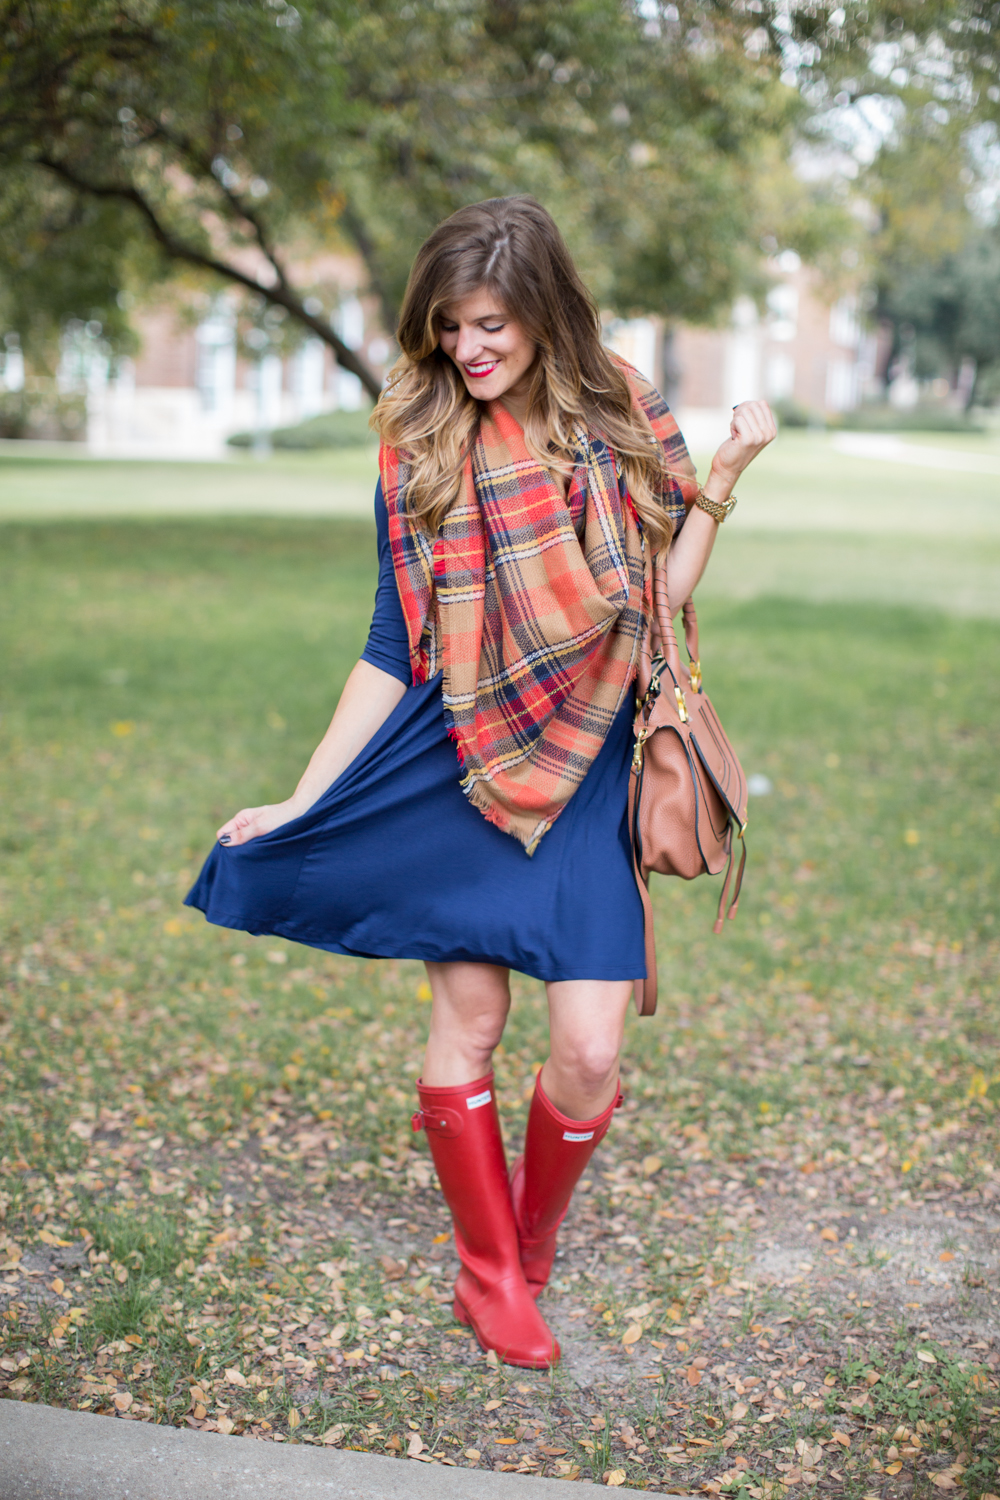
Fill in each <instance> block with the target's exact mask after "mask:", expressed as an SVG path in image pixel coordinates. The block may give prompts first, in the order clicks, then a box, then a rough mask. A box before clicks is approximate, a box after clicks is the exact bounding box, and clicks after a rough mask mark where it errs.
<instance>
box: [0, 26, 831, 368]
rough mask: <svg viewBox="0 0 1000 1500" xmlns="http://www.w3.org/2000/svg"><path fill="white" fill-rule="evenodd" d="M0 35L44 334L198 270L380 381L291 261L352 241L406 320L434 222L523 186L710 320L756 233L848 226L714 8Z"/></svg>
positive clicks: (15, 259)
mask: <svg viewBox="0 0 1000 1500" xmlns="http://www.w3.org/2000/svg"><path fill="white" fill-rule="evenodd" d="M0 27H2V29H3V34H4V37H5V50H4V53H3V56H2V57H0V100H2V101H3V102H2V103H0V166H2V168H3V173H4V175H3V187H2V189H0V283H2V284H3V287H4V296H5V297H6V299H7V306H6V309H5V310H4V317H5V319H6V321H7V322H8V324H10V325H12V326H16V327H18V328H20V329H22V330H23V334H24V337H25V339H26V340H28V339H29V338H33V339H35V340H36V341H38V340H40V339H41V337H42V335H43V334H44V333H45V332H46V331H49V332H51V330H52V329H53V328H55V327H57V326H58V325H59V324H60V323H61V322H63V321H65V319H66V318H67V317H69V316H73V317H77V318H81V319H83V320H90V321H97V322H100V323H101V325H102V328H103V329H104V332H105V335H106V337H107V340H108V343H109V346H110V347H112V348H121V347H124V346H125V344H126V342H127V337H128V335H127V329H126V323H125V318H124V313H123V304H124V303H127V300H128V298H127V295H126V296H125V297H123V296H122V293H123V292H124V293H126V294H127V293H128V292H130V291H135V290H141V289H142V288H143V287H146V286H149V285H150V284H151V283H153V282H156V281H157V280H158V279H161V278H162V277H163V276H165V275H166V274H167V273H168V271H169V270H170V268H171V267H176V266H178V265H180V266H187V267H190V268H194V269H195V270H197V271H199V272H200V273H203V274H208V275H209V276H214V277H215V278H224V279H225V280H228V281H229V282H230V283H231V284H235V285H237V286H239V287H241V288H242V290H243V292H244V293H245V294H247V295H248V297H249V298H250V299H251V303H250V304H249V305H248V308H247V311H248V313H249V314H250V315H251V316H252V317H257V316H258V315H259V312H260V309H261V308H262V307H264V306H265V305H269V306H271V307H276V308H281V309H283V310H284V311H285V313H287V314H288V316H289V317H290V318H292V319H293V320H294V321H295V322H296V324H297V325H298V326H299V328H301V329H308V330H310V331H311V332H313V333H314V334H318V335H319V336H320V337H322V338H324V339H325V340H326V341H327V342H328V343H330V344H331V345H332V346H333V347H334V349H335V351H336V353H337V357H338V359H339V360H340V362H341V363H342V364H343V365H344V366H345V368H347V369H352V370H355V371H356V373H358V374H359V375H361V377H362V379H363V380H364V381H365V382H366V384H367V385H368V388H369V390H370V391H371V392H372V393H373V394H376V393H377V384H376V383H375V382H373V380H372V377H371V376H370V374H369V373H368V371H367V369H366V367H365V366H364V364H363V362H362V361H361V360H360V359H359V358H358V356H357V355H356V354H354V353H353V352H352V351H350V350H348V349H345V348H344V346H343V345H342V344H341V343H340V341H339V340H338V339H337V338H336V336H335V335H334V334H333V333H332V332H331V328H330V324H329V317H328V314H329V313H330V311H331V309H333V308H334V307H335V306H336V302H337V300H338V296H339V288H338V287H337V286H336V284H335V283H334V281H333V280H332V279H330V278H329V277H327V279H326V280H324V279H323V277H322V276H319V279H318V280H317V282H316V283H315V284H306V279H305V277H304V278H303V279H302V281H301V283H297V282H296V281H295V279H294V278H293V276H292V274H291V272H290V270H289V265H290V260H291V257H292V256H293V255H294V256H295V257H296V259H297V261H298V263H299V264H306V261H307V257H308V256H309V255H310V254H311V253H312V252H313V251H314V250H318V249H327V248H342V247H343V246H344V245H349V246H351V247H353V248H355V249H356V250H357V251H359V252H360V254H361V256H362V257H363V259H364V262H365V265H366V269H367V272H368V276H369V280H370V285H371V287H372V289H373V290H374V291H375V293H376V294H377V295H378V296H379V298H380V299H381V304H382V309H383V315H384V319H385V323H386V326H387V327H390V328H391V327H392V326H393V324H394V320H395V310H396V308H397V306H398V303H399V299H400V297H401V295H402V290H403V287H404V284H405V280H406V276H407V273H408V269H409V265H410V262H411V260H412V256H413V253H414V251H415V249H416V248H417V246H418V245H419V243H420V242H421V240H422V239H423V238H424V236H425V235H426V234H427V233H428V231H429V230H430V229H431V228H432V227H433V225H434V224H435V223H437V222H438V221H439V220H440V219H441V218H442V217H444V216H445V215H446V214H448V213H449V212H451V211H452V210H454V209H455V208H457V207H458V206H460V205H461V204H463V203H467V202H470V201H473V200H476V199H480V198H484V197H489V196H495V195H498V194H506V193H512V192H524V191H527V192H533V193H535V194H536V195H537V196H538V197H539V198H540V199H542V200H543V201H544V202H545V203H546V204H548V206H549V207H550V208H552V210H553V211H554V212H555V214H556V216H557V217H558V219H559V221H560V223H561V224H562V225H563V227H564V229H565V231H566V233H567V236H568V238H569V240H570V243H571V245H572V248H573V250H574V251H575V253H576V254H577V256H578V257H579V260H580V262H581V265H582V267H583V269H584V271H585V274H586V275H587V277H588V279H589V281H590V282H591V284H592V286H593V288H594V290H595V292H596V293H597V294H598V295H599V297H600V298H601V300H602V302H603V304H604V305H606V306H608V307H611V308H613V309H616V310H619V311H621V312H632V311H655V312H663V313H667V314H668V315H670V316H673V317H678V318H681V317H683V318H694V319H707V318H711V317H712V316H713V315H714V313H715V312H716V311H717V310H718V309H719V308H720V307H722V306H724V305H726V304H727V303H728V302H729V301H730V300H731V298H732V296H733V295H734V293H735V292H736V291H737V290H739V289H741V288H746V287H748V286H749V287H751V288H753V287H754V286H755V285H756V284H757V278H758V268H757V259H758V256H759V246H760V244H761V241H762V239H763V241H764V242H766V243H767V244H771V243H774V244H777V243H779V242H781V243H794V244H798V245H800V246H801V248H803V249H804V250H811V249H818V248H819V247H820V246H821V245H822V244H823V243H826V242H828V241H829V240H831V239H836V238H837V235H838V233H839V234H841V235H842V234H843V233H844V218H843V214H842V211H841V209H840V208H839V207H838V206H837V205H836V204H832V203H829V202H828V203H826V204H825V206H824V205H822V204H820V203H819V202H818V199H817V195H816V194H814V193H813V192H811V191H810V190H807V189H805V188H804V187H803V186H802V185H801V184H800V183H798V182H797V180H796V179H795V178H794V176H793V175H792V174H791V173H790V171H789V170H788V167H787V164H786V156H787V147H788V145H789V144H790V143H791V133H790V132H791V129H792V126H793V125H794V122H795V120H796V119H797V118H798V116H799V115H800V114H801V109H802V106H801V101H800V99H799V96H798V95H797V93H796V91H795V90H794V88H792V87H790V86H789V85H788V84H787V83H783V82H781V81H780V79H779V72H780V69H781V67H782V57H781V53H780V50H779V49H778V48H777V47H775V46H772V45H770V44H769V43H767V41H766V38H765V43H764V44H762V45H757V43H756V42H755V38H757V37H758V35H759V34H760V28H759V26H757V23H756V21H755V19H754V18H753V17H752V16H744V15H743V14H742V13H741V12H737V11H736V10H735V9H734V8H730V7H728V6H719V5H718V4H715V3H712V0H682V3H681V4H680V5H679V6H669V7H664V8H662V11H657V13H655V14H654V12H653V9H652V8H651V7H649V6H644V7H643V8H642V11H641V13H640V12H639V11H638V10H637V9H636V8H633V6H632V5H631V4H625V3H622V0H558V3H555V4H554V3H552V0H527V3H523V4H517V5H508V4H503V5H497V4H496V3H494V0H458V3H456V4H449V5H441V4H439V3H437V0H414V3H413V4H410V5H407V6H405V7H400V6H399V5H398V4H395V3H387V0H363V3H360V4H347V3H346V0H302V3H301V4H300V5H299V6H298V7H295V8H292V7H291V6H289V5H287V4H286V0H267V3H263V4H262V3H257V0H255V3H251V0H218V3H215V4H213V5H211V6H177V5H173V4H167V3H166V0H142V3H139V0H128V3H125V4H119V3H112V0H95V3H90V0H86V3H84V0H71V3H64V0H58V3H57V0H31V3H29V0H0ZM307 276H308V272H307V273H306V277H307ZM216 285H218V281H217V282H216Z"/></svg>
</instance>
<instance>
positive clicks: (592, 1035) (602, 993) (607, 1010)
mask: <svg viewBox="0 0 1000 1500" xmlns="http://www.w3.org/2000/svg"><path fill="white" fill-rule="evenodd" d="M545 988H546V990H547V992H548V998H549V1046H550V1052H549V1058H548V1061H547V1062H546V1064H545V1066H544V1068H543V1069H542V1088H543V1089H544V1090H545V1093H546V1095H547V1096H548V1098H549V1099H550V1100H551V1101H552V1103H553V1104H554V1105H555V1107H556V1109H558V1110H561V1111H562V1113H563V1114H564V1115H568V1116H569V1118H570V1119H571V1120H593V1119H595V1118H596V1117H597V1115H599V1114H600V1113H601V1111H602V1110H604V1109H606V1108H607V1107H608V1105H609V1104H610V1103H611V1101H612V1100H613V1099H614V1097H615V1093H616V1091H617V1088H618V1057H619V1054H620V1052H621V1049H622V1040H623V1038H624V1035H625V1014H626V1011H627V1010H628V1005H629V1000H630V999H631V996H632V981H631V980H626V979H615V980H605V979H563V980H559V981H558V983H554V984H548V985H546V987H545Z"/></svg>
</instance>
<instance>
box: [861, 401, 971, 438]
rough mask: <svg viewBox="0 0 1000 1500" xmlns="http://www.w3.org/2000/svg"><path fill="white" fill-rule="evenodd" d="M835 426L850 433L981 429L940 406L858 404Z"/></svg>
mask: <svg viewBox="0 0 1000 1500" xmlns="http://www.w3.org/2000/svg"><path fill="white" fill-rule="evenodd" d="M837 425H838V426H839V427H845V428H847V429H848V430H849V431H851V432H983V431H985V428H984V427H983V426H982V425H981V424H980V423H979V422H976V421H974V420H973V419H972V417H969V416H966V414H965V412H963V411H949V410H948V409H947V407H943V406H911V407H908V408H905V409H902V410H900V409H898V408H897V407H894V406H859V407H857V408H856V409H855V410H854V411H845V412H843V413H842V414H841V416H840V420H839V421H838V423H837Z"/></svg>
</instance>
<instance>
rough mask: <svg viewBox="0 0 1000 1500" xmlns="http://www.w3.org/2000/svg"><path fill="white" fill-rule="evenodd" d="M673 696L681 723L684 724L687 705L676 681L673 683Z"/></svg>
mask: <svg viewBox="0 0 1000 1500" xmlns="http://www.w3.org/2000/svg"><path fill="white" fill-rule="evenodd" d="M674 697H675V698H676V699H677V712H678V713H679V714H680V716H681V723H682V724H686V723H687V722H688V706H687V704H686V703H685V701H684V693H683V691H682V690H681V688H679V687H678V686H677V684H676V683H674Z"/></svg>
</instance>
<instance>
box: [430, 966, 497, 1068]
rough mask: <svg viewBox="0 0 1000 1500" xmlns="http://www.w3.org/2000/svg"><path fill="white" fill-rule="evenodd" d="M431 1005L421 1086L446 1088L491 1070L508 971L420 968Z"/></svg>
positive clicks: (482, 967) (473, 968)
mask: <svg viewBox="0 0 1000 1500" xmlns="http://www.w3.org/2000/svg"><path fill="white" fill-rule="evenodd" d="M425 967H426V969H427V978H428V980H429V981H430V986H431V995H432V996H433V1002H434V1003H433V1006H432V1008H431V1028H430V1035H429V1037H428V1038H427V1051H426V1053H425V1055H424V1071H423V1082H424V1083H425V1084H426V1085H427V1086H428V1087H429V1088H449V1087H453V1086H456V1085H458V1084H462V1083H472V1082H473V1081H474V1080H475V1079H477V1078H482V1077H483V1076H484V1074H486V1073H488V1072H489V1071H490V1067H491V1066H492V1058H493V1049H494V1047H495V1046H496V1045H497V1043H498V1042H499V1040H500V1038H501V1037H502V1036H503V1029H504V1026H505V1025H506V1023H507V1012H508V1011H509V1010H510V970H509V969H502V968H499V967H498V966H497V965H496V964H460V963H452V964H432V963H429V964H426V965H425Z"/></svg>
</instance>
